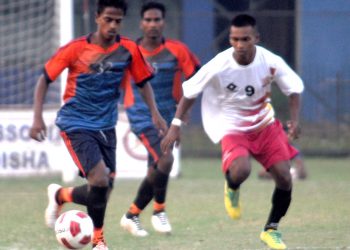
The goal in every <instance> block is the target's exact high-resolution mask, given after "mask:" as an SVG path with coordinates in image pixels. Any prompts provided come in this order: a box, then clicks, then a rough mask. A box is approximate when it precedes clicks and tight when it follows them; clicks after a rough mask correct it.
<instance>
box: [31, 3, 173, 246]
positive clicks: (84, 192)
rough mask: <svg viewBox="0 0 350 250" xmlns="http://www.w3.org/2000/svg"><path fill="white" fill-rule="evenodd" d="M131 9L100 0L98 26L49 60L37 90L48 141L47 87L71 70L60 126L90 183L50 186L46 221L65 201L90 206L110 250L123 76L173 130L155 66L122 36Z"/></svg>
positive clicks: (38, 121)
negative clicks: (108, 223) (156, 85)
mask: <svg viewBox="0 0 350 250" xmlns="http://www.w3.org/2000/svg"><path fill="white" fill-rule="evenodd" d="M126 10H127V4H126V3H125V1H124V0H98V1H97V12H96V17H95V21H96V24H97V30H96V31H95V32H93V33H91V34H88V35H87V36H83V37H81V38H78V39H75V40H73V41H71V42H70V43H68V44H67V45H65V46H63V47H61V48H60V49H59V50H58V51H57V52H56V53H55V54H54V55H53V56H52V57H51V58H50V59H49V61H48V62H47V63H46V64H45V67H44V71H43V74H42V75H41V76H40V77H39V79H38V82H37V85H36V90H35V93H34V99H35V101H34V121H33V125H32V127H31V129H30V136H31V138H33V139H35V140H37V141H42V140H43V139H44V136H45V133H46V127H45V123H44V120H43V117H42V112H43V103H44V99H45V95H46V93H47V89H48V87H49V84H50V83H51V82H52V81H54V80H55V79H56V78H57V77H58V76H59V75H60V73H61V72H62V71H63V70H64V69H65V68H67V69H68V79H67V86H66V89H65V92H64V97H63V98H64V105H63V106H62V107H61V109H60V110H59V112H58V114H57V119H56V125H57V126H58V127H59V128H60V130H61V136H62V138H63V140H64V142H65V144H66V146H67V148H68V150H69V152H70V154H71V156H72V158H73V160H74V162H75V163H76V165H77V166H78V168H79V170H80V174H81V175H82V176H83V177H85V178H86V179H87V184H86V185H82V186H77V187H69V188H63V187H61V186H60V185H58V184H51V185H49V186H48V198H49V203H48V206H47V208H46V211H45V220H46V224H47V226H49V227H53V226H54V224H55V221H56V219H57V217H58V214H59V212H60V209H61V207H62V205H63V204H64V203H65V202H74V203H77V204H81V205H85V206H86V207H87V212H88V214H89V216H90V217H91V218H92V220H93V223H94V237H93V239H92V245H93V249H94V250H106V249H108V247H107V245H106V243H105V239H104V236H103V224H104V217H105V210H106V206H107V201H108V197H109V193H110V192H111V190H112V188H113V182H114V177H115V174H116V159H115V156H116V135H115V125H116V120H117V116H118V110H117V103H118V99H119V96H120V90H119V89H120V86H121V85H122V84H125V82H123V79H125V76H126V75H127V72H129V73H130V75H131V76H132V77H133V78H134V80H135V86H137V88H138V90H139V91H140V94H141V95H142V97H143V98H144V100H145V103H147V105H148V107H149V108H150V112H151V114H152V118H153V122H154V123H155V126H156V128H157V129H158V131H159V132H163V133H164V132H165V131H166V129H167V125H166V122H165V120H164V119H163V118H162V117H161V115H160V113H159V111H158V109H157V107H156V103H155V100H154V95H153V91H152V88H151V85H150V84H149V83H148V79H150V78H151V77H152V75H153V71H152V69H151V68H150V67H149V65H148V64H147V63H146V61H145V60H144V58H143V56H142V54H141V53H140V51H139V49H138V47H137V44H136V43H135V42H133V41H131V40H129V39H127V38H124V37H121V36H120V35H119V30H120V26H121V23H122V20H123V18H124V16H125V13H126ZM126 84H128V83H126ZM160 130H161V131H160Z"/></svg>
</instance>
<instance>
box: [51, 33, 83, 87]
mask: <svg viewBox="0 0 350 250" xmlns="http://www.w3.org/2000/svg"><path fill="white" fill-rule="evenodd" d="M85 40H86V38H85V37H82V38H79V39H77V40H73V41H72V42H70V43H68V44H67V45H65V46H63V47H61V48H59V49H58V50H57V52H56V53H55V54H54V55H53V56H52V57H51V58H50V59H49V61H48V62H47V63H46V64H45V71H46V74H47V76H48V77H49V80H51V81H54V80H56V78H57V77H58V76H59V75H60V74H61V73H62V71H63V70H64V69H65V68H68V67H69V66H70V65H71V63H72V62H74V61H75V58H76V57H77V55H76V51H77V48H78V47H79V46H81V43H83V42H85Z"/></svg>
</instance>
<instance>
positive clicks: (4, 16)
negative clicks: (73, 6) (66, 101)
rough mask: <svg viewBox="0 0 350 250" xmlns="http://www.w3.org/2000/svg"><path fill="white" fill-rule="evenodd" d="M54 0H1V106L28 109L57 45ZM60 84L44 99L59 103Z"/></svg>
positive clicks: (57, 30)
mask: <svg viewBox="0 0 350 250" xmlns="http://www.w3.org/2000/svg"><path fill="white" fill-rule="evenodd" d="M56 3H57V1H55V0H1V1H0V23H1V25H0V34H1V36H0V108H3V109H4V108H6V109H7V108H9V107H18V108H29V107H31V106H32V103H33V91H34V87H35V84H36V81H37V78H38V76H39V75H40V73H41V72H42V68H43V65H44V63H45V61H46V60H47V59H48V58H49V57H50V56H51V55H52V53H53V52H54V51H55V50H56V49H57V47H58V46H59V12H58V11H57V10H58V7H57V6H56V5H57V4H56ZM59 88H60V86H59V84H54V86H51V87H50V89H49V93H48V96H47V98H46V102H47V103H49V104H58V105H59V104H60V92H59Z"/></svg>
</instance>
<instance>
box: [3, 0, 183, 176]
mask: <svg viewBox="0 0 350 250" xmlns="http://www.w3.org/2000/svg"><path fill="white" fill-rule="evenodd" d="M73 18H74V17H73V0H1V2H0V22H1V27H0V30H1V34H2V35H1V36H0V44H1V46H0V121H1V123H0V145H1V150H0V177H6V176H33V175H48V174H54V173H56V174H57V173H61V175H62V181H63V182H70V181H73V180H74V179H75V177H76V176H77V168H76V167H75V165H74V163H73V160H72V159H71V157H70V155H69V153H68V151H67V149H66V147H65V146H64V144H63V141H62V139H61V138H60V135H59V130H58V128H57V127H56V126H55V117H56V112H57V110H58V109H59V107H60V106H61V100H62V92H63V91H62V90H64V88H65V84H66V76H67V72H63V74H62V75H61V77H60V78H59V79H58V80H57V81H56V82H54V83H52V84H50V87H49V90H48V93H47V96H46V101H45V106H44V110H45V111H44V119H45V122H46V125H47V131H48V135H47V139H46V140H45V141H44V142H43V143H39V142H35V141H34V140H31V139H30V138H29V129H30V126H31V123H32V118H33V113H32V105H33V93H34V88H35V84H36V81H37V79H38V77H39V75H40V74H41V73H42V68H43V64H44V63H45V62H46V61H47V59H48V58H49V57H50V56H51V55H52V54H53V53H54V52H55V51H56V50H57V48H58V47H59V46H61V45H63V44H66V43H67V42H69V41H70V40H72V38H73V27H74V26H73V23H74V22H73ZM117 127H118V129H117V137H118V146H117V177H127V178H139V177H143V176H144V175H145V174H146V172H147V160H146V159H147V157H146V150H145V149H144V148H143V146H142V144H140V142H139V141H138V140H137V138H136V137H135V136H134V135H133V134H132V133H130V129H129V124H128V121H127V119H126V116H125V113H124V112H123V110H120V116H119V121H118V126H117ZM174 153H175V163H174V166H173V171H172V172H171V176H177V175H178V174H179V172H180V164H179V150H177V149H175V152H174Z"/></svg>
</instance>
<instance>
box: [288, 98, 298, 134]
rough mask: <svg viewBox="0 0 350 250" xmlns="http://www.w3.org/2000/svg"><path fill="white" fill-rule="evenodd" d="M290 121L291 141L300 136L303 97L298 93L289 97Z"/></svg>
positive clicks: (289, 132)
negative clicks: (300, 113) (300, 114)
mask: <svg viewBox="0 0 350 250" xmlns="http://www.w3.org/2000/svg"><path fill="white" fill-rule="evenodd" d="M288 104H289V112H290V120H289V121H287V128H288V138H289V139H290V140H294V139H297V138H298V137H299V134H300V127H299V112H300V106H301V96H300V94H297V93H292V94H290V95H289V96H288Z"/></svg>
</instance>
